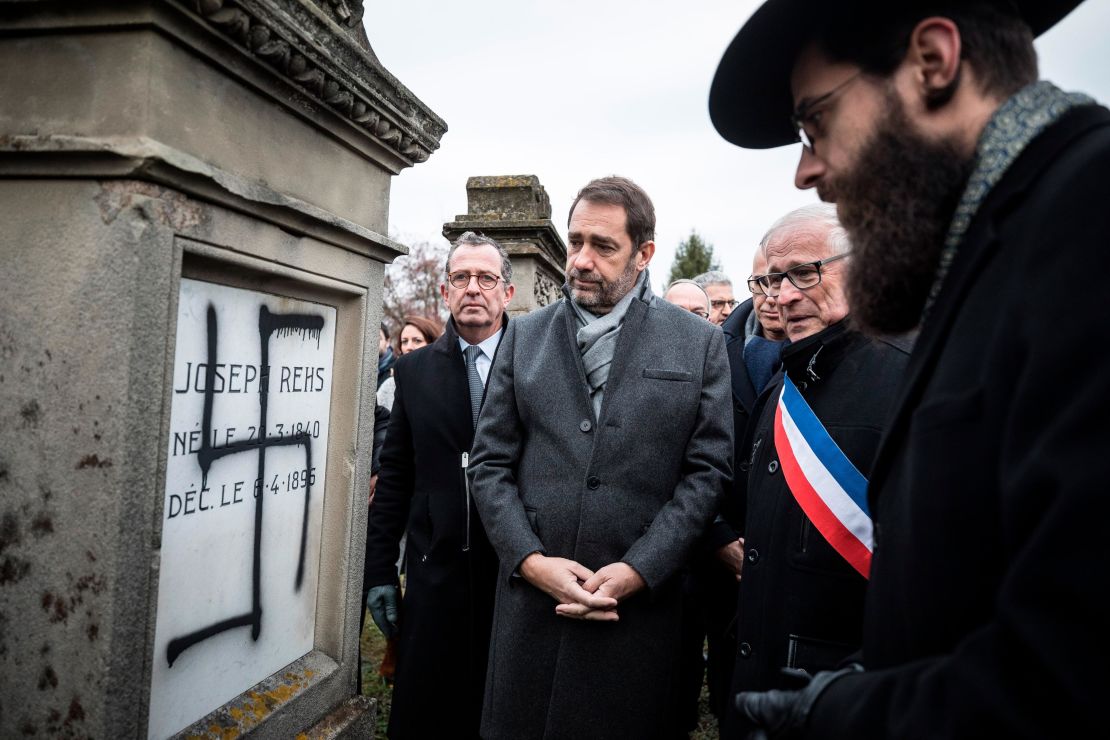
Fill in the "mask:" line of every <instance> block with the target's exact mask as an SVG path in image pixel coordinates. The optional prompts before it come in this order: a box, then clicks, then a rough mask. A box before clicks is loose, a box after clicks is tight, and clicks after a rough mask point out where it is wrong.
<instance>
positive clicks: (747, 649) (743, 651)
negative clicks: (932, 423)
mask: <svg viewBox="0 0 1110 740" xmlns="http://www.w3.org/2000/svg"><path fill="white" fill-rule="evenodd" d="M740 657H741V658H750V657H752V646H751V645H749V644H748V643H746V642H742V643H740Z"/></svg>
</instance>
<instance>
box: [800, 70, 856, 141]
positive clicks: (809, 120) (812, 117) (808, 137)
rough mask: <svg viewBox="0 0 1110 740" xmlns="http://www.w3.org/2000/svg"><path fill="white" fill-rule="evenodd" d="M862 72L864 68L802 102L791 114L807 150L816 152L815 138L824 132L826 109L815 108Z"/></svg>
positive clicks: (828, 99)
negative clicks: (822, 115)
mask: <svg viewBox="0 0 1110 740" xmlns="http://www.w3.org/2000/svg"><path fill="white" fill-rule="evenodd" d="M862 74H863V70H860V71H859V72H856V73H855V74H854V75H852V76H851V77H849V78H848V79H846V80H844V82H841V83H840V84H839V85H837V86H836V87H834V88H833V89H832V90H829V91H828V92H827V93H824V94H823V95H818V96H817V97H816V98H813V99H812V100H809V101H807V102H805V103H802V104H801V105H799V106H798V107H797V109H796V110H795V111H794V112H793V113H792V114H791V116H790V122H791V123H792V124H794V128H795V129H796V130H797V132H798V141H800V142H802V146H803V147H805V149H806V151H808V152H809V153H810V154H813V153H814V151H813V142H814V140H815V139H818V138H820V136H821V135H822V134H823V133H824V132H823V130H822V126H821V114H822V113H823V112H824V111H820V110H818V111H815V110H814V108H820V107H821V106H823V105H825V104H826V103H828V102H829V101H830V100H832V99H833V97H835V96H836V94H837V93H839V92H841V91H842V90H844V88H846V87H848V85H850V84H852V83H853V82H855V81H856V80H858V79H859V77H860V75H862Z"/></svg>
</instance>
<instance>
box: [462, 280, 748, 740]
mask: <svg viewBox="0 0 1110 740" xmlns="http://www.w3.org/2000/svg"><path fill="white" fill-rule="evenodd" d="M575 332H576V324H575V321H574V316H573V312H572V311H571V309H570V307H569V306H567V305H566V302H565V299H564V300H562V301H560V302H558V303H556V304H553V305H550V306H547V307H545V308H543V309H541V310H539V311H536V312H535V313H532V314H529V315H527V316H523V317H521V318H519V319H513V321H511V322H509V326H508V329H507V331H506V334H505V337H504V339H503V340H502V343H501V347H500V349H499V351H498V354H497V360H496V362H495V363H494V365H493V368H492V369H491V376H490V380H489V385H488V389H487V391H486V400H485V404H484V405H483V407H482V414H481V417H480V419H479V421H478V429H477V434H476V439H475V442H474V447H473V450H472V453H471V459H470V469H469V475H470V480H471V488H472V492H473V495H474V499H475V502H476V503H477V506H478V510H479V513H480V514H481V517H482V522H483V524H484V525H485V528H486V531H487V533H488V535H489V539H490V541H491V542H492V543H493V545H494V547H495V549H496V550H497V553H498V556H499V557H500V560H501V565H500V571H499V574H498V585H497V603H496V606H495V616H494V626H493V636H492V644H491V648H490V663H489V671H488V677H487V681H486V695H485V706H484V710H483V714H482V736H483V737H485V738H491V739H493V738H513V739H514V740H518V739H521V738H524V739H528V738H651V737H659V736H662V735H665V734H669V733H671V732H672V730H673V718H672V717H671V709H672V706H671V704H672V702H671V701H670V698H671V696H672V693H673V692H672V690H671V681H672V680H673V679H674V678H675V663H676V659H677V649H678V640H679V634H678V629H679V616H680V611H679V609H680V601H679V596H680V593H679V591H680V589H679V588H678V587H677V586H678V585H679V584H678V583H677V582H678V581H679V580H680V579H678V578H676V577H675V576H676V575H677V574H678V572H679V571H680V570H681V568H682V567H683V565H684V564H685V561H686V559H687V557H688V555H689V554H690V551H691V548H692V546H693V545H694V542H695V540H697V539H698V538H699V536H700V535H701V534H702V533H703V532H704V531H705V529H706V527H707V525H708V524H709V523H710V521H711V520H712V519H713V516H714V515H715V513H716V512H717V509H718V505H719V503H720V500H721V498H722V496H723V495H724V490H725V487H726V486H727V485H728V484H729V483H730V481H731V475H732V452H733V442H732V433H733V430H732V428H733V425H732V413H731V406H730V405H729V404H730V400H729V394H730V390H729V370H728V358H727V356H726V354H725V342H724V335H723V334H722V332H721V330H720V329H719V328H718V327H716V326H713V325H712V324H710V323H709V322H707V321H705V320H704V319H700V318H698V317H697V316H695V315H694V314H691V313H689V312H687V311H683V310H681V309H679V308H676V307H675V306H672V305H671V304H669V303H666V302H664V301H662V300H660V299H657V298H652V297H651V296H650V295H649V297H648V300H647V301H645V300H642V299H639V298H637V299H635V300H633V302H632V305H631V307H630V308H629V310H628V313H627V314H626V316H625V319H624V324H623V326H622V329H621V333H620V337H619V339H618V342H617V346H616V350H615V353H614V359H613V365H612V367H611V370H610V375H609V380H608V384H607V386H606V388H605V395H604V402H603V405H602V407H601V415H600V418H595V417H594V412H593V407H592V405H591V403H590V398H589V392H588V390H587V386H586V378H585V373H584V371H583V368H582V361H581V357H580V355H579V352H578V348H577V345H576V342H575ZM533 552H541V553H543V554H545V555H548V556H557V557H564V558H570V559H573V560H575V561H577V562H579V563H581V564H582V565H585V566H586V567H588V568H590V569H592V570H597V569H599V568H601V567H602V566H605V565H608V564H610V563H614V562H618V561H623V562H625V563H628V564H629V565H631V566H632V567H633V568H634V569H635V570H636V571H637V572H638V573H639V574H640V575H641V576H643V578H644V580H645V581H646V583H647V589H645V590H644V591H642V592H640V593H638V594H636V595H634V596H632V597H630V598H629V599H627V600H626V601H624V602H622V603H621V605H620V606H619V608H618V612H619V614H620V621H618V622H587V621H579V620H574V619H569V618H567V617H561V616H558V615H556V614H555V606H556V602H555V600H554V599H552V598H551V597H550V596H548V595H547V594H546V593H544V592H542V591H540V590H539V589H537V588H535V587H534V586H532V585H531V584H529V583H528V582H527V581H525V580H524V579H523V578H521V577H520V576H519V575H518V574H517V568H518V566H519V565H520V563H521V561H522V560H523V559H524V558H525V557H527V556H528V555H529V554H531V553H533Z"/></svg>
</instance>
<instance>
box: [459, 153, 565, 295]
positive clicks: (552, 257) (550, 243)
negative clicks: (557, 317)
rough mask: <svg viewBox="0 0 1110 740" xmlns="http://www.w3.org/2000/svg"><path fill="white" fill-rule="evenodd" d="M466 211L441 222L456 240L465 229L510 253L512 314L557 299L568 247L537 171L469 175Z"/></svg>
mask: <svg viewBox="0 0 1110 740" xmlns="http://www.w3.org/2000/svg"><path fill="white" fill-rule="evenodd" d="M466 200H467V210H468V211H469V213H465V214H462V215H460V216H458V217H456V219H455V220H454V221H452V222H450V223H446V224H444V225H443V235H444V236H445V237H447V239H448V240H450V241H454V240H455V239H457V238H458V237H459V235H461V234H462V233H463V232H465V231H475V232H478V233H479V234H484V235H485V236H488V237H491V238H493V239H496V240H497V241H498V242H500V243H501V244H502V245H503V246H504V247H505V250H506V251H507V252H508V253H509V259H510V261H511V262H512V265H513V282H514V283H515V284H516V295H514V296H513V301H512V303H510V304H509V313H510V314H511V315H513V316H516V315H519V314H522V313H528V312H529V311H533V310H535V309H537V308H540V307H541V306H546V305H547V304H549V303H553V302H555V301H557V300H559V298H560V295H561V294H560V292H559V288H560V286H562V284H563V270H564V268H565V266H566V261H567V246H566V244H564V243H563V240H562V238H561V237H560V236H559V232H557V231H556V230H555V225H554V224H553V223H552V222H551V201H550V200H549V199H548V197H547V191H546V190H544V188H543V185H541V184H540V181H539V178H537V177H536V176H535V175H505V176H500V177H471V178H469V179H467V181H466Z"/></svg>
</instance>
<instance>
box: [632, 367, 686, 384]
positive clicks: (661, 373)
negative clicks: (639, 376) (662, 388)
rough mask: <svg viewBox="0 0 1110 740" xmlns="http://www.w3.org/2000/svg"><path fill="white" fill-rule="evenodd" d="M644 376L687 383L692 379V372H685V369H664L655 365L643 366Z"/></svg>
mask: <svg viewBox="0 0 1110 740" xmlns="http://www.w3.org/2000/svg"><path fill="white" fill-rule="evenodd" d="M644 377H645V378H653V379H655V380H674V381H678V382H687V383H691V382H693V380H694V374H693V373H690V372H686V371H685V370H664V369H662V368H655V367H645V368H644Z"/></svg>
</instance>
